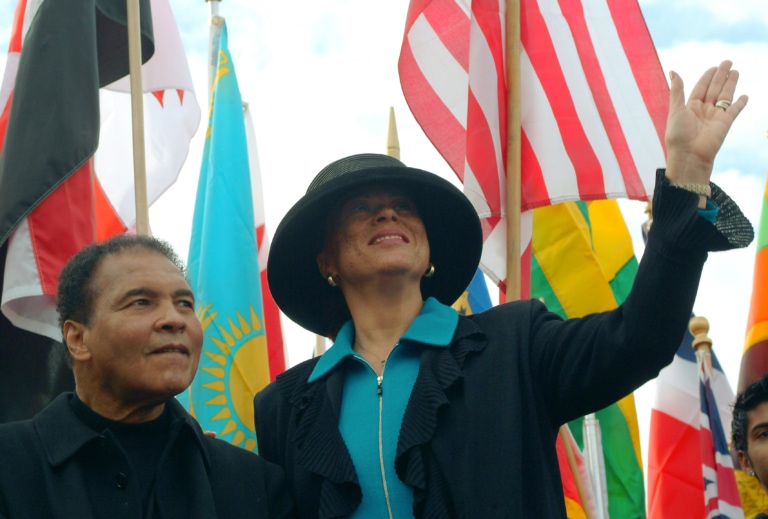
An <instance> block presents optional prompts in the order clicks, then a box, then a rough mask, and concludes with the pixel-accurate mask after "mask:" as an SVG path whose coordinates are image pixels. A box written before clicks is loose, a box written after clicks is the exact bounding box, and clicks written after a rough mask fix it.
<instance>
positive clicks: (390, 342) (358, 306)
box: [344, 290, 424, 359]
mask: <svg viewBox="0 0 768 519" xmlns="http://www.w3.org/2000/svg"><path fill="white" fill-rule="evenodd" d="M349 292H352V293H349ZM344 296H345V298H346V300H347V305H348V306H349V309H350V313H351V314H352V320H353V322H354V324H355V339H356V342H358V343H359V344H361V345H362V346H363V347H364V348H365V349H366V350H368V351H370V352H372V353H373V354H374V355H375V356H378V357H380V358H382V359H386V358H387V356H389V353H390V352H391V351H392V349H393V348H394V347H395V344H396V343H397V341H398V340H399V339H400V337H402V336H403V334H405V332H406V331H407V330H408V328H409V327H410V326H411V323H412V322H413V320H414V319H416V317H418V315H419V313H420V312H421V308H422V306H423V305H424V302H423V300H422V298H421V290H409V291H407V292H402V293H399V294H387V293H386V291H376V292H374V293H370V292H368V293H360V292H359V291H346V292H345V294H344Z"/></svg>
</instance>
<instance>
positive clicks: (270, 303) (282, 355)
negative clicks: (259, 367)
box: [243, 103, 288, 380]
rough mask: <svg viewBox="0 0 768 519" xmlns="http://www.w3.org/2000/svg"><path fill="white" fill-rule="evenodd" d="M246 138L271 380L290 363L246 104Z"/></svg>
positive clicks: (254, 140) (254, 144)
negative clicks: (271, 279)
mask: <svg viewBox="0 0 768 519" xmlns="http://www.w3.org/2000/svg"><path fill="white" fill-rule="evenodd" d="M243 115H244V116H245V137H246V140H247V144H248V165H249V167H250V169H251V193H252V196H253V220H254V224H255V226H256V246H257V247H258V250H259V270H260V279H261V305H262V311H263V313H264V329H265V332H266V335H267V354H268V356H269V378H270V380H275V377H276V376H277V375H279V374H280V373H282V372H283V371H285V365H286V363H287V360H288V359H286V352H285V347H284V344H283V326H282V324H281V317H280V310H279V309H278V307H277V303H275V300H274V298H273V297H272V292H271V291H270V290H269V283H268V282H267V258H268V257H269V235H268V234H267V227H266V218H265V216H264V214H265V213H264V189H263V188H262V182H261V166H260V164H259V153H258V148H257V147H256V131H255V130H254V127H253V120H252V119H251V111H250V109H249V108H248V104H247V103H245V108H244V114H243Z"/></svg>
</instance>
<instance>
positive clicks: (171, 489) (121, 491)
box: [0, 393, 293, 519]
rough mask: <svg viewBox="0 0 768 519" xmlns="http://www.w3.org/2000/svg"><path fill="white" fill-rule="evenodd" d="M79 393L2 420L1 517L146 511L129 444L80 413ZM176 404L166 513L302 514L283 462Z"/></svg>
mask: <svg viewBox="0 0 768 519" xmlns="http://www.w3.org/2000/svg"><path fill="white" fill-rule="evenodd" d="M72 396H73V395H72V393H65V394H63V395H61V396H59V397H58V398H57V399H56V400H54V401H53V402H52V403H51V404H50V405H49V406H48V407H46V408H45V409H43V411H41V412H40V413H39V414H38V415H37V416H35V417H34V418H33V419H32V420H27V421H23V422H14V423H9V424H5V425H1V426H0V517H2V518H8V519H11V518H13V519H35V518H62V519H86V518H109V519H114V518H122V517H125V518H129V517H130V518H141V517H143V513H142V506H141V495H140V491H139V485H138V484H137V480H136V476H135V475H134V474H133V472H132V470H131V468H130V465H129V463H128V461H127V458H126V456H125V454H124V451H123V450H122V448H121V447H120V446H119V444H117V443H115V439H114V436H113V435H112V434H111V432H110V431H108V430H107V431H105V433H104V434H99V433H97V432H95V431H93V430H92V429H90V428H88V427H87V426H86V425H85V424H83V423H82V422H81V421H80V420H79V419H78V418H77V416H76V415H75V413H74V412H73V411H72V407H71V405H70V402H69V400H70V399H71V398H72ZM166 405H167V406H168V408H169V412H170V434H169V441H170V442H171V443H170V444H171V445H172V447H171V449H170V450H168V451H166V453H167V454H168V455H167V456H164V457H163V459H161V460H160V464H159V465H158V468H157V474H156V481H157V482H156V484H155V492H156V502H157V504H158V505H157V508H158V509H159V511H160V517H162V518H179V519H182V518H183V519H188V518H205V519H210V518H238V517H243V518H245V517H259V518H261V517H275V518H282V517H292V514H293V505H292V502H291V499H290V497H289V495H288V492H287V489H286V486H285V476H284V473H283V470H282V469H281V468H279V467H277V466H275V465H273V464H271V463H267V462H266V461H264V460H263V459H262V458H260V457H259V456H256V455H255V454H253V453H251V452H248V451H246V450H244V449H242V448H240V447H235V446H233V445H230V444H229V443H226V442H224V441H222V440H217V439H213V438H208V437H206V436H205V435H203V433H202V431H201V429H200V426H199V425H198V424H197V422H196V421H195V420H194V419H193V418H192V417H191V416H190V415H189V414H188V413H187V412H186V411H185V410H184V409H183V408H182V406H181V404H179V403H178V402H177V401H176V400H175V399H171V400H170V401H169V402H168V403H167V404H166ZM155 517H156V518H157V516H155Z"/></svg>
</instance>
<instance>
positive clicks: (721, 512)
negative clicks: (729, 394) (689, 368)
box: [696, 350, 744, 519]
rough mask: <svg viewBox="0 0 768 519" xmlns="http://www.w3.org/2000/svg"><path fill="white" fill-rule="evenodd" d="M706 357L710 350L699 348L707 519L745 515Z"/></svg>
mask: <svg viewBox="0 0 768 519" xmlns="http://www.w3.org/2000/svg"><path fill="white" fill-rule="evenodd" d="M707 357H708V354H707V353H705V352H703V351H700V350H697V351H696V358H697V361H698V363H699V395H700V400H701V415H700V419H701V422H700V427H699V439H700V442H699V444H700V446H701V461H702V466H701V468H702V471H703V476H704V502H705V509H706V513H707V515H706V517H707V518H708V519H712V518H722V519H726V518H727V519H736V518H741V519H743V518H744V512H743V511H742V508H741V498H740V497H739V489H738V487H737V485H736V476H735V475H734V473H733V460H732V458H731V454H730V452H729V451H728V443H727V442H726V439H725V432H724V431H723V424H722V422H721V421H720V414H719V412H718V408H717V402H716V401H715V395H714V393H713V392H712V369H711V367H710V365H709V362H708V361H707Z"/></svg>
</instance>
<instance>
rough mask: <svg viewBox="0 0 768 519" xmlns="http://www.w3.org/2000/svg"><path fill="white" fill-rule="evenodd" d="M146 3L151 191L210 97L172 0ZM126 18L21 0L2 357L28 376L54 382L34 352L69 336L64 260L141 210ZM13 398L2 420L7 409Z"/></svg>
mask: <svg viewBox="0 0 768 519" xmlns="http://www.w3.org/2000/svg"><path fill="white" fill-rule="evenodd" d="M139 11H140V13H141V20H140V26H141V34H142V61H143V62H145V65H144V67H143V70H142V75H143V86H144V88H143V90H144V92H145V94H144V118H145V134H146V139H145V140H146V142H149V143H151V144H152V146H147V185H148V199H149V202H150V203H152V201H154V200H155V199H156V198H157V197H158V196H160V194H162V192H164V191H165V190H166V189H167V188H168V186H170V185H171V184H172V183H173V182H174V181H175V179H176V176H177V175H178V172H179V170H180V169H181V165H182V164H183V162H184V160H185V159H186V155H187V151H188V147H189V140H190V139H191V137H192V135H193V134H194V133H195V131H196V130H197V126H198V123H199V120H200V109H199V106H198V104H197V102H196V100H195V96H194V90H193V88H192V80H191V75H190V73H189V69H188V66H187V63H186V58H185V56H184V52H183V48H182V46H181V39H180V37H179V33H178V30H177V28H176V25H175V22H174V20H173V14H172V12H171V10H170V6H169V4H168V0H141V3H140V7H139ZM126 19H127V16H126V3H125V1H124V0H82V1H81V0H78V2H69V1H67V0H19V2H18V4H17V7H16V12H15V16H14V23H13V27H12V35H11V41H10V45H9V54H8V59H7V61H6V70H5V73H4V76H3V83H2V87H0V106H2V109H3V112H2V118H0V137H3V136H4V139H3V141H2V148H0V245H2V247H1V248H0V266H2V267H3V270H2V273H3V275H2V316H0V328H2V333H0V357H2V358H4V359H11V360H13V362H9V363H5V364H4V365H6V366H14V367H15V369H14V373H18V374H19V377H21V380H24V381H27V382H25V384H26V386H29V385H30V384H32V383H33V382H29V381H30V380H38V378H40V380H39V384H40V385H41V386H42V385H50V380H45V379H46V377H45V376H42V375H41V377H36V376H30V370H32V369H33V368H32V367H31V365H32V364H33V363H32V362H31V361H28V360H25V359H26V357H24V356H25V355H27V353H29V352H31V351H32V350H35V349H38V347H36V346H34V345H36V344H38V343H39V344H45V345H46V348H47V347H48V346H47V345H50V344H51V343H53V342H55V341H58V340H60V338H61V334H60V331H59V328H58V316H57V314H56V311H55V296H56V285H57V279H58V274H59V272H60V270H61V268H62V267H63V265H64V264H65V263H66V261H67V260H68V259H69V258H70V257H71V256H72V255H73V254H74V253H76V252H77V251H78V250H79V249H80V248H82V247H83V246H85V245H87V244H89V243H91V242H93V241H95V240H100V239H104V238H107V237H109V236H112V235H114V234H118V233H121V232H124V231H126V229H128V228H130V227H131V226H132V225H133V224H134V221H135V208H134V205H135V203H134V193H133V190H134V188H133V161H132V148H131V116H130V108H129V107H130V96H129V90H128V86H127V85H128V79H127V77H126V75H127V74H128V71H129V70H128V52H127V46H128V43H127V30H126ZM153 34H154V35H156V36H153ZM150 57H151V59H150ZM147 60H149V61H147ZM121 78H122V79H121ZM94 156H95V159H94ZM27 332H32V333H27ZM46 351H47V349H46ZM49 356H52V354H51V355H49ZM0 364H3V362H0ZM20 367H21V369H19V368H20ZM43 371H45V370H43ZM43 375H44V374H43ZM0 378H2V377H0ZM48 378H50V377H48ZM3 380H4V382H3V386H4V387H3V391H0V393H2V394H3V395H5V394H6V393H7V392H6V389H7V388H5V386H6V384H5V379H3ZM34 391H36V389H32V392H34ZM49 392H53V394H55V389H53V390H50V391H49ZM30 398H31V399H36V400H37V401H40V402H44V401H45V400H47V396H46V395H42V396H41V395H31V396H30ZM4 404H5V399H4V398H3V399H2V402H0V421H7V420H8V416H7V415H4V414H3V410H4V409H5V408H6V406H5V405H4ZM25 414H28V413H26V411H23V412H21V413H20V416H21V417H24V416H25ZM14 416H17V415H14Z"/></svg>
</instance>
